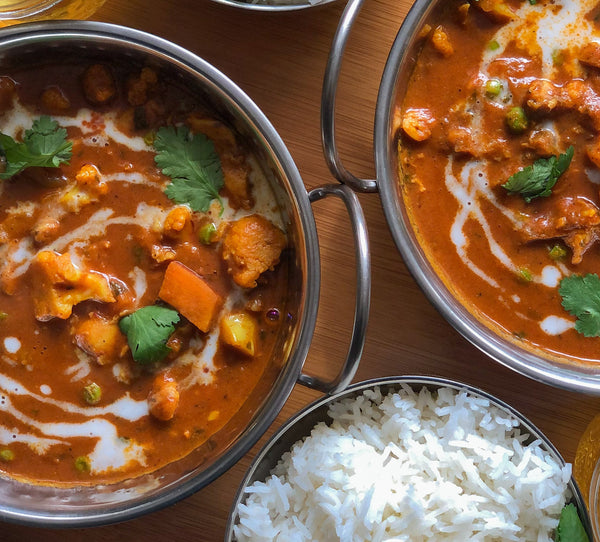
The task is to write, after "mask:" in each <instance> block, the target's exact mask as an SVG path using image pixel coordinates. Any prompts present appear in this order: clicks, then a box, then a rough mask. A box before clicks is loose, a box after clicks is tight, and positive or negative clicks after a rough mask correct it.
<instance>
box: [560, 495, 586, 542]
mask: <svg viewBox="0 0 600 542" xmlns="http://www.w3.org/2000/svg"><path fill="white" fill-rule="evenodd" d="M589 540H590V539H589V538H588V535H587V533H586V532H585V528H584V527H583V524H582V523H581V519H579V514H578V513H577V507H576V506H575V505H574V504H573V503H569V504H567V505H565V506H564V507H563V509H562V510H561V512H560V519H559V520H558V527H557V528H556V537H555V542H589Z"/></svg>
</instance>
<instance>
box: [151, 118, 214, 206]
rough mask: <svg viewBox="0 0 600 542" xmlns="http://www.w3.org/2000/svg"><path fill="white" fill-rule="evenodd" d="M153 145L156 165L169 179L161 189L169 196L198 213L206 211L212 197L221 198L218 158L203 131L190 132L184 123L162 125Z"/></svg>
mask: <svg viewBox="0 0 600 542" xmlns="http://www.w3.org/2000/svg"><path fill="white" fill-rule="evenodd" d="M154 148H155V149H156V151H157V154H156V156H155V157H154V160H155V162H156V165H157V166H158V167H159V168H161V170H162V172H163V173H164V174H165V175H166V176H167V177H170V178H171V183H170V184H169V185H168V186H167V188H166V189H165V194H166V195H167V196H168V197H169V198H170V199H172V200H173V201H174V202H176V203H187V204H188V205H189V206H190V207H191V208H192V209H193V210H194V211H202V212H206V211H208V209H209V207H210V204H211V202H212V201H213V200H214V199H216V200H218V201H219V202H220V201H221V198H220V196H219V190H220V189H221V188H222V187H223V171H222V169H221V160H220V159H219V155H218V154H217V152H216V151H215V146H214V144H213V142H212V141H211V140H210V139H208V138H207V137H206V136H205V135H204V134H191V133H190V131H189V130H188V129H187V128H186V127H185V126H180V127H178V128H177V129H175V128H173V127H168V128H165V127H163V128H160V129H159V130H158V132H157V133H156V138H155V139H154Z"/></svg>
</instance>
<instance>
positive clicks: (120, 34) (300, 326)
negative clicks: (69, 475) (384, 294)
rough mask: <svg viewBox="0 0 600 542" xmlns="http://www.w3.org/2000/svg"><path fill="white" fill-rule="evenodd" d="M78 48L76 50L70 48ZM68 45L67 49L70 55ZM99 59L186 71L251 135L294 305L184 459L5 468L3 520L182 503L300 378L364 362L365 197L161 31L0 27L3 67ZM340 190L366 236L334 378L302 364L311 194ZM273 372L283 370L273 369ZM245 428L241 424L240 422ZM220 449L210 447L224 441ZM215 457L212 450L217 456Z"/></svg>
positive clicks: (100, 519) (0, 491) (220, 468)
mask: <svg viewBox="0 0 600 542" xmlns="http://www.w3.org/2000/svg"><path fill="white" fill-rule="evenodd" d="M66 53H68V54H66ZM65 54H66V55H65ZM76 54H77V55H79V54H80V55H81V57H85V58H92V59H95V60H96V61H106V62H107V63H111V62H115V61H116V60H117V59H119V60H121V61H125V62H127V63H129V64H131V65H132V66H133V65H139V66H143V65H145V64H146V63H151V64H152V65H153V66H155V67H157V68H158V69H159V70H160V71H161V72H162V73H163V75H164V77H165V80H166V81H167V80H176V81H178V83H179V84H184V85H186V87H187V88H189V89H190V91H192V92H194V93H195V94H196V96H197V98H198V100H199V101H202V103H204V104H205V105H207V106H209V107H210V108H211V110H212V111H214V112H215V115H216V116H218V117H219V118H221V119H222V120H224V121H225V122H227V123H228V124H229V125H231V126H232V128H234V129H235V130H236V131H237V134H238V135H239V136H240V137H241V138H243V139H244V141H245V143H246V144H247V145H248V146H249V147H250V148H251V149H252V150H253V151H254V154H255V156H256V158H257V160H258V162H259V164H260V167H261V169H262V170H263V172H264V174H265V176H266V178H267V179H268V181H269V182H270V184H271V187H272V189H273V192H274V193H275V197H276V198H277V201H278V204H279V207H280V208H281V209H282V213H283V216H284V220H285V222H286V227H287V230H288V237H289V244H290V245H291V247H292V249H293V253H294V254H293V262H292V265H291V268H292V269H291V270H290V273H289V281H290V287H289V289H288V295H289V301H288V302H289V307H290V309H291V310H290V313H291V314H293V315H294V317H293V318H292V319H290V322H289V324H288V326H287V328H286V329H285V330H284V331H283V332H282V333H281V336H280V337H279V338H278V340H277V345H276V347H275V349H274V351H273V356H272V363H271V367H270V368H268V369H267V371H266V373H265V378H264V379H262V380H261V382H262V381H264V383H261V384H260V385H258V386H257V388H256V389H255V390H254V391H253V393H252V395H251V396H250V398H249V399H248V401H247V402H246V403H245V404H244V405H243V406H242V408H241V409H240V410H239V412H238V413H237V414H236V415H235V416H234V418H233V419H232V420H231V422H230V423H228V424H227V425H226V426H225V427H224V428H222V429H221V430H220V431H219V432H218V433H217V434H216V435H215V437H214V438H211V439H210V440H209V441H208V442H207V443H206V444H204V445H202V446H200V447H198V448H197V449H196V450H194V451H193V452H192V453H191V454H189V455H188V456H186V457H184V458H183V459H181V460H179V461H176V462H174V463H171V464H169V465H167V466H165V467H163V468H161V469H159V470H158V471H155V472H153V473H150V474H148V475H144V476H140V477H138V478H134V479H128V480H124V481H122V482H120V483H115V484H107V485H81V486H78V487H75V488H62V487H51V486H47V485H36V484H34V483H26V482H24V481H19V480H15V479H11V478H8V477H6V476H0V520H1V521H11V522H16V523H22V524H26V525H39V526H44V527H48V526H54V527H59V526H61V527H64V526H68V527H75V526H77V527H83V526H92V525H101V524H108V523H114V522H118V521H124V520H128V519H131V518H133V517H136V516H139V515H141V514H144V513H148V512H152V511H155V510H157V509H159V508H162V507H164V506H167V505H169V504H172V503H174V502H176V501H178V500H180V499H182V498H184V497H187V496H189V495H191V494H192V493H193V492H195V491H197V490H199V489H200V488H202V487H204V486H206V485H207V484H208V483H210V482H211V481H213V480H214V479H215V478H217V477H218V476H219V475H221V474H222V473H223V472H225V471H226V470H227V469H228V468H230V467H231V466H232V465H234V464H235V463H236V462H237V461H238V460H239V459H240V458H241V457H242V456H243V455H244V454H245V453H246V452H247V451H248V450H249V449H250V448H251V447H252V446H253V445H254V443H255V442H256V441H257V440H258V439H259V438H260V436H261V435H262V434H263V433H264V432H265V431H266V430H267V428H268V427H269V426H270V425H271V423H272V422H273V421H274V420H275V418H276V416H277V414H278V413H279V411H280V410H281V408H282V406H283V404H284V403H285V401H286V399H287V398H288V396H289V394H290V393H291V391H292V388H293V387H294V385H295V384H296V383H297V382H300V383H302V384H304V385H307V386H310V387H313V388H315V389H318V390H321V391H323V392H335V391H338V390H340V389H343V388H345V387H346V386H347V384H348V383H349V382H350V381H351V379H352V376H353V374H354V372H355V371H356V368H357V365H358V362H359V360H360V355H361V353H362V346H363V343H364V338H365V331H366V324H367V320H368V312H369V302H370V263H369V251H368V236H367V231H366V223H365V220H364V216H363V214H362V211H361V208H360V205H359V203H358V199H357V198H356V196H355V194H354V193H353V192H352V191H351V190H350V189H348V188H347V187H345V186H342V185H339V184H331V185H324V186H322V187H318V188H316V189H314V190H312V191H311V192H309V193H308V192H307V191H306V189H305V187H304V184H303V182H302V179H301V177H300V174H299V172H298V170H297V168H296V165H295V164H294V161H293V159H292V158H291V156H290V154H289V152H288V150H287V148H286V147H285V145H284V143H283V141H282V140H281V138H280V137H279V135H278V134H277V132H276V131H275V129H274V128H273V126H272V125H271V123H270V122H269V121H268V119H267V118H266V117H265V115H264V114H263V113H262V112H261V111H260V109H259V108H258V107H257V106H256V105H255V104H254V102H252V101H251V100H250V98H249V97H248V96H247V95H246V94H245V93H244V92H243V91H242V90H241V89H240V88H239V87H237V86H236V85H235V84H234V83H233V82H232V81H231V80H230V79H228V78H227V77H226V76H225V75H224V74H222V73H221V72H219V71H218V70H217V69H216V68H214V67H213V66H212V65H210V64H209V63H207V62H206V61H204V60H202V59H201V58H199V57H198V56H196V55H194V54H192V53H191V52H189V51H187V50H185V49H183V48H181V47H179V46H177V45H175V44H173V43H170V42H168V41H165V40H163V39H161V38H158V37H156V36H153V35H150V34H147V33H144V32H141V31H137V30H133V29H130V28H125V27H121V26H116V25H111V24H107V23H99V22H86V21H69V22H45V23H32V24H23V25H17V26H13V27H10V28H7V29H3V30H2V31H0V72H1V71H2V69H3V68H7V67H10V66H14V65H15V64H16V65H18V66H19V68H20V69H21V68H24V67H25V66H27V65H29V64H30V63H31V65H34V66H39V64H40V63H42V62H43V61H44V59H45V58H49V59H51V61H52V62H53V63H54V64H56V63H58V62H59V61H60V59H61V58H62V57H63V56H68V57H69V58H73V56H74V55H76ZM329 196H335V197H337V198H340V199H341V200H342V201H343V202H344V204H345V206H346V209H347V210H348V213H349V217H350V222H351V224H352V230H353V231H352V233H353V235H354V238H355V242H356V251H357V253H356V262H357V263H356V271H357V290H356V291H357V298H356V313H355V320H354V328H353V332H352V336H351V338H350V344H349V349H348V354H347V357H346V360H343V363H341V364H340V365H341V370H340V372H339V374H338V375H337V377H335V378H334V379H333V380H331V381H323V380H321V379H319V378H318V377H315V376H311V375H307V374H304V373H301V370H302V366H303V364H304V361H305V359H306V356H307V353H308V349H309V346H310V343H311V340H312V334H313V331H314V327H315V321H316V316H317V309H318V300H319V284H320V267H319V263H320V257H319V247H318V237H317V231H316V225H315V220H314V215H313V213H312V209H311V203H312V202H315V201H318V200H320V199H323V198H325V197H329ZM267 376H273V378H272V379H271V378H267ZM240 428H241V429H240ZM215 446H216V447H217V448H216V449H217V450H218V452H217V453H216V455H213V453H212V452H211V453H210V454H208V453H207V450H212V449H214V447H215ZM207 458H208V459H207Z"/></svg>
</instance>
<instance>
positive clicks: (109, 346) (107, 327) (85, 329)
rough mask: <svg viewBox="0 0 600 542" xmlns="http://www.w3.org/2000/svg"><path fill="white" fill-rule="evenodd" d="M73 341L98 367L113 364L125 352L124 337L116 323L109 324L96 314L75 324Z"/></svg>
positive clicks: (125, 343)
mask: <svg viewBox="0 0 600 542" xmlns="http://www.w3.org/2000/svg"><path fill="white" fill-rule="evenodd" d="M73 341H74V342H75V344H76V345H77V346H78V347H79V348H81V349H82V350H83V351H84V352H86V353H87V354H89V355H90V356H92V357H93V358H94V359H95V360H96V362H97V363H98V365H108V364H112V363H114V362H115V361H116V360H117V359H118V358H119V357H121V356H122V355H123V354H124V353H125V352H126V350H127V342H126V340H125V336H124V335H123V334H122V333H121V330H120V329H119V325H118V324H117V323H116V322H109V321H108V320H106V319H105V318H103V317H102V316H99V315H98V314H96V313H92V314H90V317H89V318H88V319H87V320H83V321H81V322H79V323H78V324H77V326H76V327H75V329H74V332H73Z"/></svg>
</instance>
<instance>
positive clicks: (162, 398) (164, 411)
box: [148, 373, 179, 421]
mask: <svg viewBox="0 0 600 542" xmlns="http://www.w3.org/2000/svg"><path fill="white" fill-rule="evenodd" d="M178 406H179V390H178V389H177V383H176V382H175V381H174V380H173V379H172V378H171V377H170V376H168V375H167V374H166V373H161V374H159V375H157V376H156V378H155V379H154V382H153V383H152V389H151V390H150V393H149V394H148V407H149V409H150V414H151V415H152V416H154V417H155V418H156V419H157V420H160V421H168V420H171V419H172V418H173V416H174V415H175V411H176V410H177V407H178Z"/></svg>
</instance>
